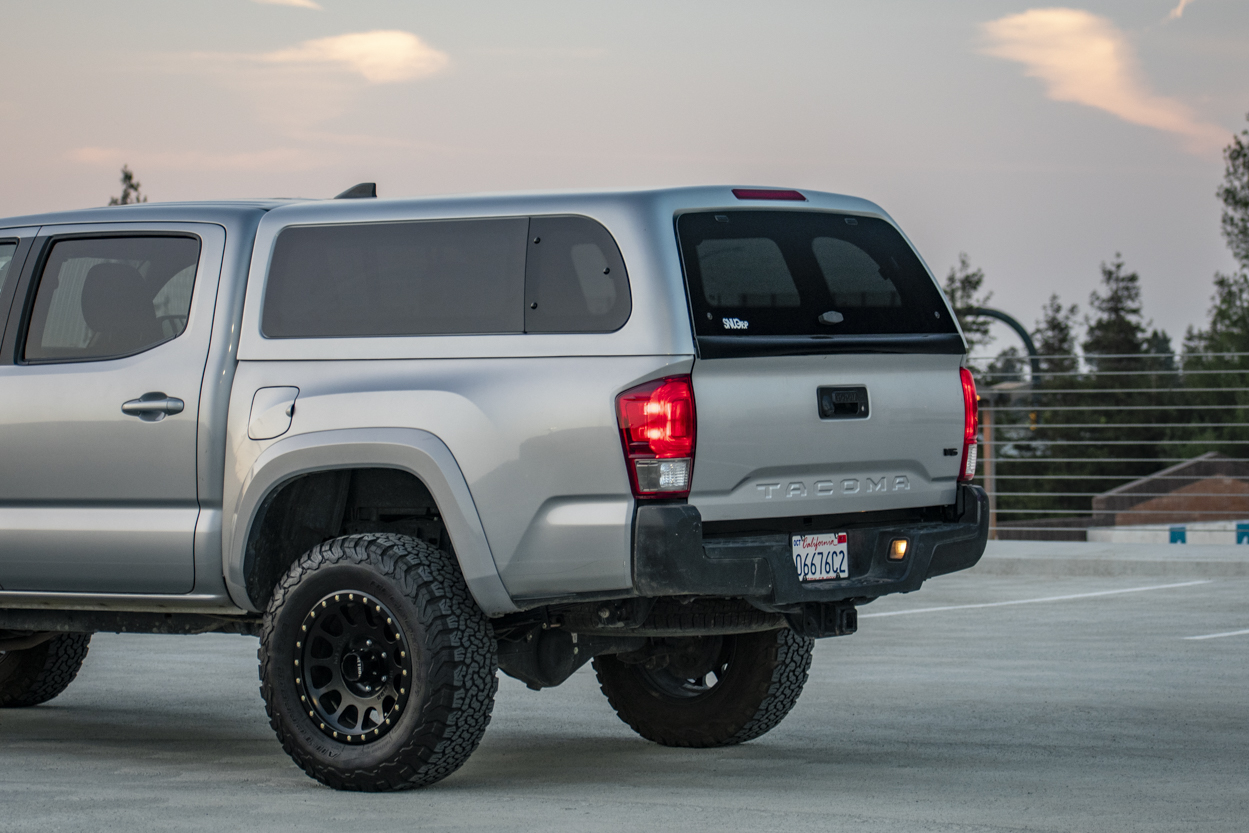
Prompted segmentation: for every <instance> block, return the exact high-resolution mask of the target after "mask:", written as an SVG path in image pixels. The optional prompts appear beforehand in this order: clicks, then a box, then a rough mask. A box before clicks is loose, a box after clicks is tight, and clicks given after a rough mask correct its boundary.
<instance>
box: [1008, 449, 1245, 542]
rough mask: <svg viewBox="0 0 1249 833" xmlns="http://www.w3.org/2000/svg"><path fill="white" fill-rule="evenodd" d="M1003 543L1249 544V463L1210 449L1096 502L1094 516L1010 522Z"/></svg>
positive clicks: (1119, 489) (1110, 492)
mask: <svg viewBox="0 0 1249 833" xmlns="http://www.w3.org/2000/svg"><path fill="white" fill-rule="evenodd" d="M997 538H998V539H1000V540H1017V541H1018V540H1032V541H1101V542H1107V543H1111V542H1113V543H1142V544H1144V543H1161V544H1165V543H1173V544H1249V463H1245V462H1241V461H1239V460H1234V459H1232V458H1230V457H1228V456H1227V455H1225V454H1220V453H1218V452H1216V451H1211V452H1209V453H1206V454H1202V455H1201V456H1200V457H1194V458H1193V459H1191V460H1185V461H1184V462H1183V463H1178V464H1176V465H1174V466H1171V467H1170V468H1166V469H1163V470H1162V471H1159V472H1155V473H1154V474H1151V475H1149V476H1148V477H1142V478H1141V479H1139V480H1133V481H1132V482H1131V483H1125V484H1124V485H1122V486H1119V487H1118V488H1116V489H1111V490H1110V491H1108V492H1105V493H1103V494H1100V495H1098V496H1097V497H1095V498H1093V515H1092V516H1091V517H1082V518H1070V517H1068V518H1052V519H1051V518H1047V519H1038V520H1030V521H1011V522H1008V523H1002V524H999V525H998V528H997Z"/></svg>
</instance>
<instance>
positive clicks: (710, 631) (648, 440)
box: [0, 187, 988, 790]
mask: <svg viewBox="0 0 1249 833" xmlns="http://www.w3.org/2000/svg"><path fill="white" fill-rule="evenodd" d="M370 194H371V189H369V188H367V187H365V188H360V187H357V188H355V189H352V191H350V192H348V193H347V194H345V195H344V196H350V197H355V196H361V195H363V196H366V197H367V196H369V195H370ZM0 315H3V316H4V318H3V322H2V323H0V328H2V331H3V337H2V340H0V706H3V707H19V706H31V705H35V704H38V703H41V702H44V701H46V700H49V699H51V698H52V697H55V696H56V695H57V694H59V693H60V692H61V691H63V690H64V689H65V687H66V686H67V685H69V683H70V682H71V681H72V680H73V678H74V676H75V675H76V674H77V673H78V670H79V668H80V666H81V664H82V661H83V659H84V657H85V656H86V653H87V647H88V642H89V640H90V638H91V634H92V633H94V632H97V631H106V632H146V633H179V634H193V633H205V632H213V631H216V632H227V633H239V634H250V635H257V636H259V637H260V652H259V655H260V676H261V694H262V696H263V698H264V701H265V706H266V709H267V711H268V714H269V718H270V722H271V724H272V726H273V728H274V730H275V731H276V733H277V735H278V738H279V739H280V740H281V742H282V745H283V747H284V748H285V750H286V751H287V752H288V753H289V754H290V756H291V757H292V758H293V759H294V760H295V762H296V763H297V764H298V765H299V766H300V767H302V768H303V769H304V770H305V771H306V772H307V773H308V774H309V775H310V776H312V777H314V778H316V779H318V780H319V781H322V782H323V783H325V784H328V785H330V786H332V787H336V788H340V789H352V790H392V789H402V788H407V787H414V786H421V785H425V784H430V783H433V782H434V781H437V780H439V779H441V778H443V777H445V776H447V775H448V774H450V773H451V772H454V771H455V770H456V769H457V768H458V767H459V766H461V765H462V764H463V763H464V761H465V760H466V759H467V758H468V756H469V755H470V754H471V753H472V751H473V750H474V749H475V748H476V746H477V744H478V742H479V741H480V739H481V737H482V734H483V732H484V731H485V728H486V725H487V723H488V722H489V719H490V713H491V708H492V705H493V701H494V694H495V689H496V686H497V683H496V670H497V669H502V670H503V671H504V672H505V673H507V674H510V675H511V676H513V677H516V678H518V679H520V680H522V681H524V682H525V683H527V684H528V685H529V686H531V687H532V688H543V687H548V686H554V685H558V684H559V683H561V682H563V681H564V680H566V679H567V678H568V677H569V676H570V675H571V674H572V673H573V672H574V671H576V670H577V669H578V668H580V667H581V666H583V665H584V664H585V663H586V662H591V661H592V662H593V666H594V670H595V671H596V673H597V674H598V679H599V681H600V683H601V686H602V689H603V693H604V694H605V695H606V696H607V699H608V700H609V702H610V704H611V706H612V707H613V708H614V709H615V710H616V712H617V713H618V714H619V716H620V718H621V719H622V720H624V721H625V722H626V723H628V724H629V725H630V726H631V727H632V728H633V729H634V730H636V731H637V732H638V733H639V734H640V735H642V736H643V737H646V738H648V739H650V740H653V741H655V742H658V743H661V744H668V745H673V746H693V747H707V746H718V745H724V744H731V743H738V742H741V741H745V740H749V739H751V738H755V737H758V736H759V735H761V734H763V733H764V732H767V731H768V730H769V729H771V728H772V727H773V726H775V725H777V723H779V722H780V720H781V719H782V718H783V717H784V716H785V714H786V713H787V712H788V711H789V710H790V708H791V707H792V706H793V705H794V702H795V701H796V699H797V697H798V695H799V693H800V692H801V690H802V686H803V684H804V682H805V680H806V676H807V669H808V668H809V665H810V662H811V652H812V646H813V644H814V639H816V638H820V637H827V636H840V635H846V634H850V633H853V632H854V631H855V629H856V626H857V618H856V609H857V607H858V606H859V605H863V604H866V603H868V602H870V601H872V600H873V599H876V598H878V597H880V596H882V595H885V594H888V593H905V592H910V591H913V590H916V589H917V588H919V587H920V585H921V584H922V583H923V581H924V580H925V579H926V578H928V577H930V576H934V575H939V574H942V573H948V572H952V571H954V570H961V569H965V568H967V567H970V566H972V565H973V564H975V563H976V561H977V560H978V559H979V558H980V556H981V554H982V552H983V550H984V547H985V541H986V538H987V530H988V518H987V512H986V508H985V497H984V493H983V491H981V490H980V489H978V488H976V487H974V486H972V485H971V483H970V481H971V478H972V476H973V475H974V473H975V468H976V393H975V386H974V384H973V382H972V378H971V375H970V374H969V373H968V371H967V370H966V369H965V368H964V367H963V366H962V363H963V357H964V354H965V352H966V345H965V342H964V340H963V337H962V335H961V333H960V330H959V327H958V323H957V321H956V319H955V317H954V315H953V312H952V310H951V309H950V306H949V304H948V303H947V301H946V299H945V298H944V297H943V295H942V293H941V291H940V289H939V288H938V286H937V284H936V282H935V281H934V280H933V277H932V275H931V274H930V272H929V270H928V269H927V268H926V267H925V265H924V264H923V262H922V261H921V260H920V258H919V256H918V255H917V254H916V252H915V250H914V249H913V247H912V246H911V245H910V244H909V243H908V241H907V240H906V238H905V237H904V236H903V235H902V233H901V232H900V231H899V230H898V228H897V226H896V225H895V224H894V222H893V221H892V220H891V219H890V218H889V216H888V215H887V214H885V213H884V211H882V210H881V209H880V208H879V207H877V206H876V205H874V204H872V203H870V202H867V201H864V200H861V199H855V198H851V197H844V196H838V195H834V194H825V193H818V192H814V191H801V192H799V191H789V190H775V189H743V188H736V189H734V188H728V187H706V188H685V189H671V190H654V191H630V192H603V193H568V194H526V195H506V196H489V197H453V198H438V199H411V200H378V199H375V198H373V199H369V198H362V199H356V198H348V199H336V200H316V201H313V200H287V201H279V200H274V201H251V202H244V201H239V202H221V203H186V204H165V205H142V206H133V207H124V208H107V209H95V210H85V211H76V212H66V213H59V214H48V215H42V216H31V217H20V218H15V219H9V220H0ZM188 647H190V646H188Z"/></svg>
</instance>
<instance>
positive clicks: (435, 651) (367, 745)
mask: <svg viewBox="0 0 1249 833" xmlns="http://www.w3.org/2000/svg"><path fill="white" fill-rule="evenodd" d="M340 591H341V592H342V594H343V595H344V596H345V595H346V594H347V593H348V592H349V591H350V592H353V593H356V594H359V593H365V594H368V596H369V597H370V598H371V599H372V600H373V601H375V602H376V603H377V604H379V605H381V606H384V610H385V612H387V613H391V614H392V615H393V618H394V619H395V620H396V622H395V623H394V627H396V628H397V629H399V631H401V632H402V635H403V637H404V644H405V645H406V646H408V648H409V651H410V652H411V654H412V657H411V659H410V660H409V661H410V663H411V677H410V679H411V683H410V688H411V692H410V694H409V695H407V700H406V701H405V702H404V705H403V707H402V710H401V711H399V712H397V716H396V717H395V719H394V725H393V726H390V727H388V729H387V732H386V733H385V734H383V735H381V737H378V738H376V739H374V740H371V742H370V741H369V739H367V738H363V739H362V738H359V737H356V738H354V740H357V741H360V740H363V741H365V742H362V743H350V744H349V743H344V742H342V741H340V740H335V739H334V738H332V737H330V736H329V735H328V734H326V733H325V732H324V731H323V730H322V728H321V721H320V720H319V719H318V717H314V716H310V715H309V711H308V709H307V708H306V706H307V705H308V704H307V703H306V702H304V703H301V696H306V689H305V688H302V687H301V686H302V683H301V682H297V680H302V678H301V677H299V676H297V675H298V674H300V673H303V672H300V671H299V669H298V666H297V665H296V662H295V661H296V660H297V659H299V657H300V656H301V653H300V650H301V649H299V648H296V643H297V642H298V643H300V644H302V640H301V639H300V635H301V633H302V632H301V628H302V627H304V626H305V623H307V622H308V621H310V620H309V619H308V618H307V617H308V616H309V611H310V610H315V606H317V605H318V604H319V602H318V600H320V599H332V598H333V594H337V593H339V592H340ZM370 604H372V602H371V603H370ZM259 659H260V680H261V686H260V692H261V696H262V697H264V701H265V709H266V711H267V712H268V715H269V724H270V725H271V726H272V727H273V730H274V731H275V732H276V733H277V736H278V739H279V740H280V741H281V742H282V748H283V749H284V750H286V753H287V754H288V755H290V756H291V758H292V759H293V760H294V761H295V763H296V764H298V765H299V766H300V767H301V768H302V769H303V770H304V772H306V773H308V775H310V776H311V777H313V778H315V779H316V780H318V781H320V782H321V783H323V784H326V785H327V786H330V787H333V788H334V789H339V790H361V791H369V792H382V791H388V790H402V789H410V788H413V787H423V786H427V785H429V784H433V783H434V782H436V781H440V780H441V779H443V778H446V777H447V776H448V775H450V774H451V773H453V772H455V771H456V770H457V769H459V768H460V767H461V766H462V765H463V764H464V762H465V761H467V760H468V757H469V755H471V754H472V753H473V750H475V749H476V748H477V744H478V743H479V742H480V741H481V738H482V735H483V734H484V733H485V731H486V726H487V724H489V722H490V712H491V709H492V708H493V707H494V695H495V690H496V689H497V687H498V681H497V679H496V676H495V671H496V668H497V657H496V653H495V639H494V632H493V630H492V628H491V626H490V622H489V620H488V619H487V618H486V616H485V614H484V613H482V611H481V609H480V608H479V607H478V606H477V604H476V602H474V601H473V598H472V596H470V595H469V592H468V587H467V586H466V585H465V583H464V578H463V576H462V575H461V574H460V570H459V567H458V566H457V565H456V563H455V559H454V557H452V556H451V555H450V554H448V553H446V552H443V551H441V550H438V549H437V548H435V547H433V546H430V545H429V544H426V543H424V542H423V541H420V540H418V539H415V538H409V537H407V536H402V535H390V534H376V533H368V534H363V535H350V536H346V537H343V538H335V539H333V540H331V541H326V542H325V543H322V544H319V545H317V546H315V547H313V548H312V549H311V550H309V551H308V552H307V553H306V554H305V555H304V556H303V557H302V558H300V559H299V560H298V561H297V562H296V563H295V564H294V565H292V567H291V568H290V570H288V571H287V573H286V575H285V576H284V577H283V578H282V579H281V580H280V581H279V582H278V585H277V588H276V589H275V590H274V593H273V598H272V599H271V601H270V603H269V606H268V609H267V611H266V613H265V618H264V625H263V627H262V630H261V635H260V650H259ZM305 664H307V663H305ZM345 673H346V672H344V674H345ZM361 723H363V717H362V718H361Z"/></svg>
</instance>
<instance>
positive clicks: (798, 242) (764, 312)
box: [677, 210, 957, 338]
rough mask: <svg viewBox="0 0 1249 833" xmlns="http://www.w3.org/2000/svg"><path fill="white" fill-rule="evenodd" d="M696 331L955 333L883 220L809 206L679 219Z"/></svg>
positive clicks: (913, 259) (922, 273)
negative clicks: (803, 209) (835, 212)
mask: <svg viewBox="0 0 1249 833" xmlns="http://www.w3.org/2000/svg"><path fill="white" fill-rule="evenodd" d="M677 236H678V238H679V240H680V245H681V255H682V260H683V262H684V266H685V278H686V282H687V284H688V288H689V295H690V303H691V307H692V312H693V315H694V328H695V332H696V334H697V335H699V336H735V337H742V338H748V337H750V336H823V335H831V336H836V335H910V334H935V333H955V332H957V330H956V329H955V326H954V322H953V321H952V320H950V316H949V315H948V314H947V312H946V308H945V303H944V301H943V299H942V297H941V293H940V291H939V290H938V289H937V287H936V286H935V285H934V283H933V281H932V278H931V277H929V275H928V272H927V270H926V269H925V268H924V266H923V264H922V263H921V262H920V260H919V258H918V257H917V256H916V255H915V253H914V251H912V249H911V247H910V245H908V244H907V242H906V240H904V239H903V237H902V235H901V234H899V233H898V231H897V230H896V229H895V228H894V227H893V226H891V225H890V224H889V223H887V222H885V221H884V220H881V219H877V218H874V217H855V216H850V215H845V214H833V213H826V212H814V211H731V210H730V211H716V212H692V213H688V214H683V215H681V216H680V217H679V218H678V220H677Z"/></svg>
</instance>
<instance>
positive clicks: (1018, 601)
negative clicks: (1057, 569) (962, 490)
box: [859, 578, 1249, 639]
mask: <svg viewBox="0 0 1249 833" xmlns="http://www.w3.org/2000/svg"><path fill="white" fill-rule="evenodd" d="M1213 580H1214V579H1208V578H1207V579H1200V580H1198V581H1182V582H1180V583H1179V584H1155V585H1152V586H1150V587H1125V588H1123V589H1122V590H1101V591H1099V592H1097V593H1074V594H1072V595H1070V596H1044V597H1042V598H1039V599H1016V600H1015V601H1013V602H984V603H982V604H974V605H945V606H944V607H918V608H915V609H913V610H890V611H885V612H882V613H860V614H859V618H860V619H872V618H875V617H878V616H910V615H911V614H913V613H937V612H939V611H942V610H972V609H974V608H979V607H1007V606H1008V605H1031V604H1039V603H1041V602H1065V601H1070V600H1071V599H1092V598H1095V597H1097V596H1117V595H1119V594H1120V593H1144V592H1146V591H1149V590H1172V589H1174V588H1176V587H1192V586H1194V585H1197V584H1209V583H1210V582H1211V581H1213ZM1244 633H1249V631H1244ZM1216 635H1218V636H1231V634H1216ZM1185 638H1187V639H1206V638H1207V637H1185Z"/></svg>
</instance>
